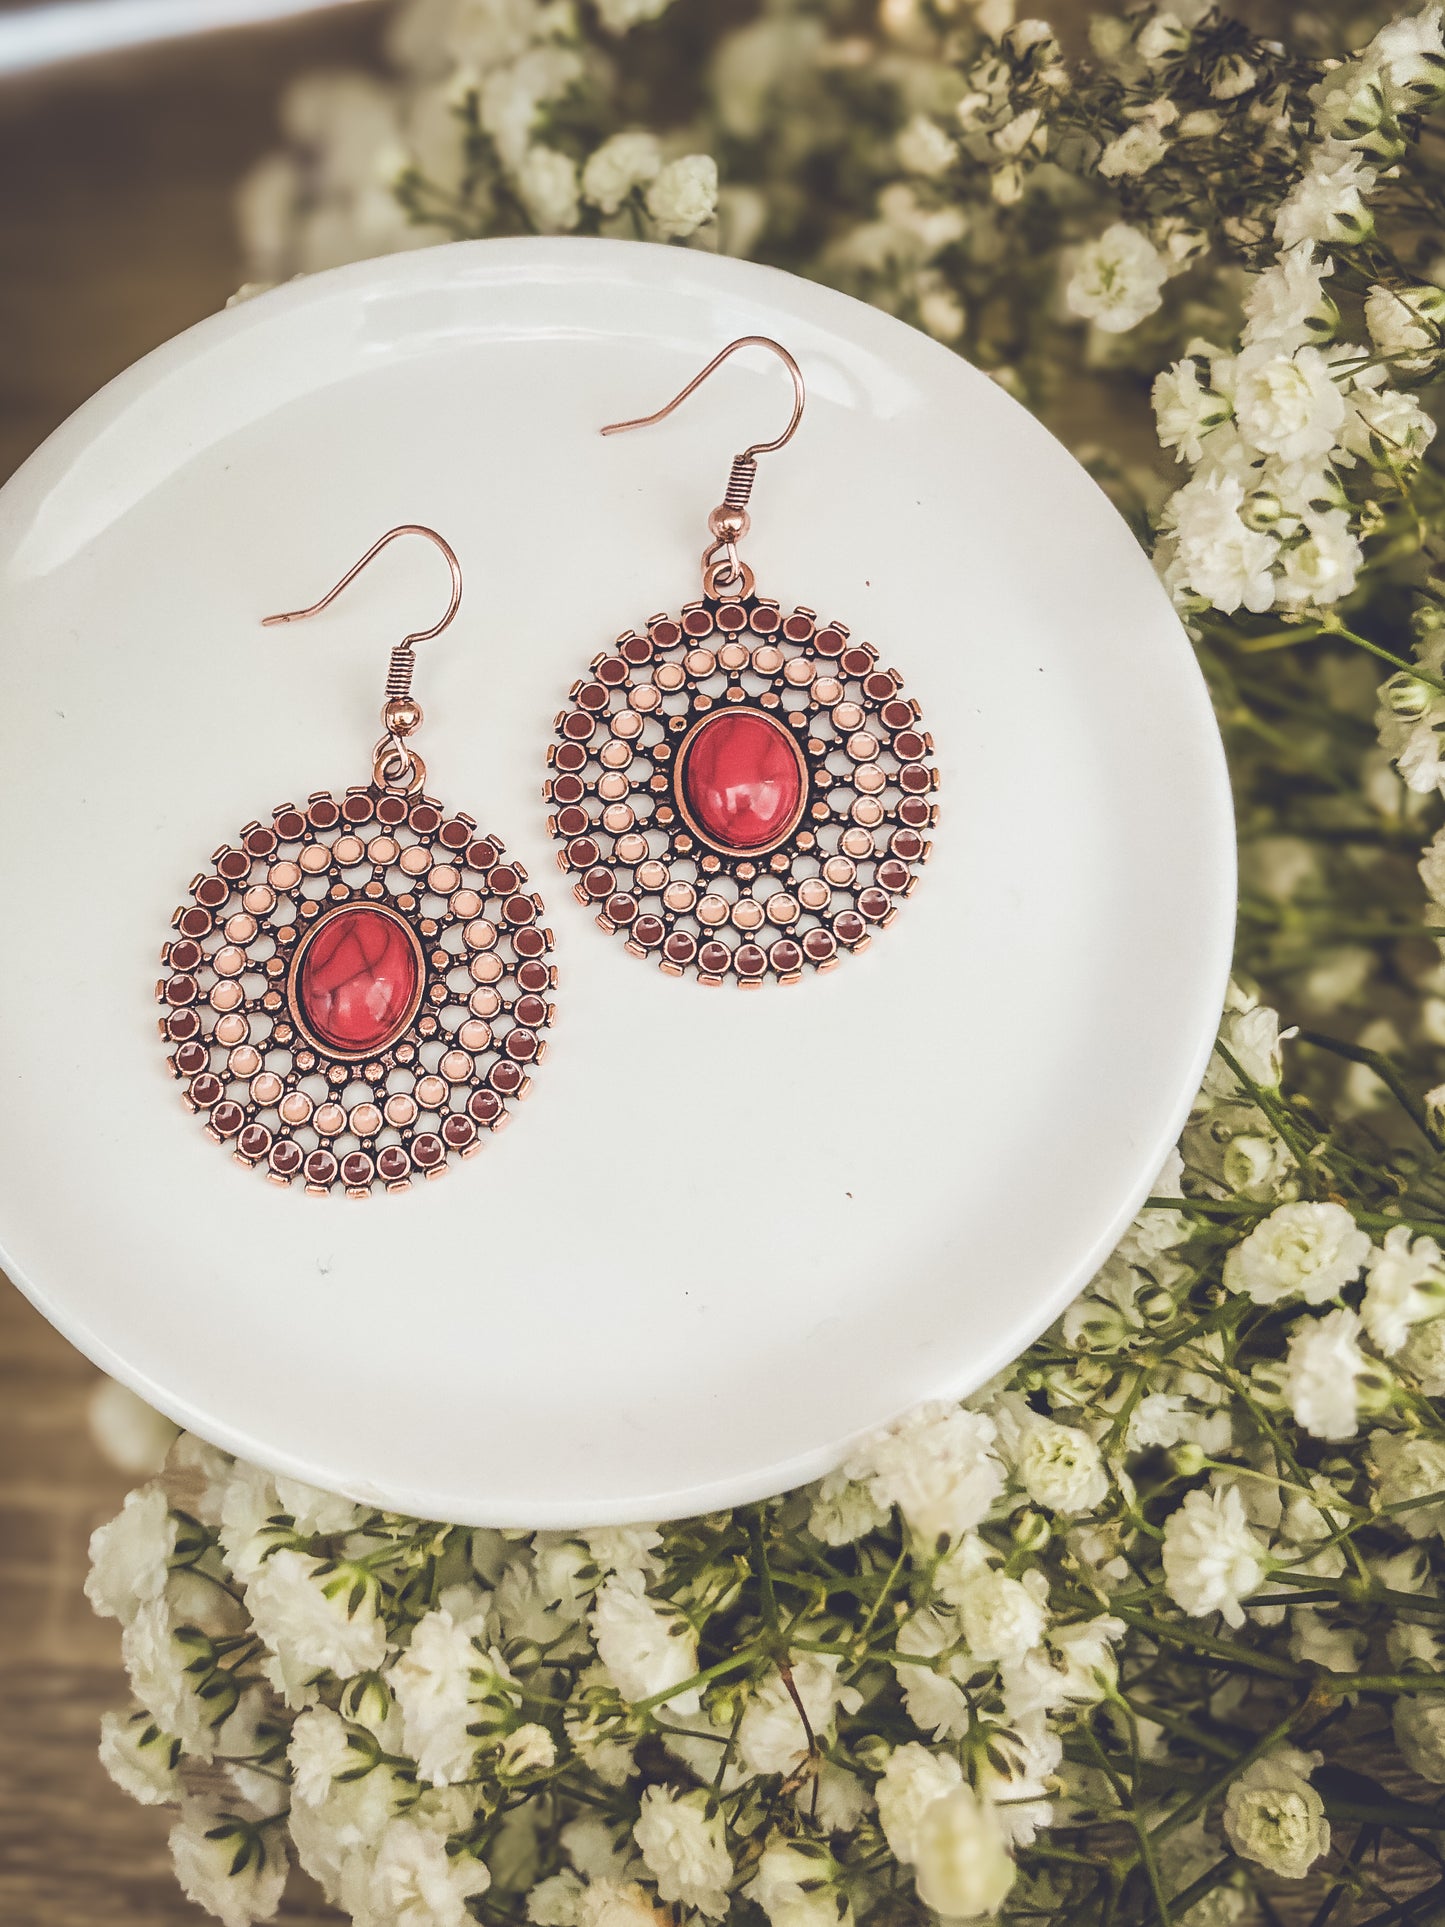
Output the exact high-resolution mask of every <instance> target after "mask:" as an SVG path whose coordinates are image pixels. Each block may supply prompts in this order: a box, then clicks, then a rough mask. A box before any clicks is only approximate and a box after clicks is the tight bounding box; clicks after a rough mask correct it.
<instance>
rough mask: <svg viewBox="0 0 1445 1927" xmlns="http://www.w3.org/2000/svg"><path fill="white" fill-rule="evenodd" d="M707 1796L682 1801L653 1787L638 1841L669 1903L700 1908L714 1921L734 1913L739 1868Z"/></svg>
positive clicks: (636, 1831) (636, 1835)
mask: <svg viewBox="0 0 1445 1927" xmlns="http://www.w3.org/2000/svg"><path fill="white" fill-rule="evenodd" d="M708 1807H709V1801H708V1797H707V1795H706V1794H705V1793H688V1794H683V1795H681V1796H678V1795H676V1794H673V1793H671V1792H669V1791H668V1789H667V1788H665V1787H659V1786H653V1787H648V1788H647V1790H646V1792H644V1794H643V1796H642V1809H641V1812H640V1813H639V1815H638V1820H637V1824H636V1826H635V1827H634V1828H633V1830H632V1832H633V1837H634V1839H635V1840H636V1841H637V1845H638V1847H639V1849H640V1850H641V1853H642V1857H643V1859H644V1860H645V1861H646V1862H647V1867H648V1871H649V1872H650V1873H651V1875H652V1876H653V1878H654V1879H655V1880H656V1882H657V1891H658V1893H659V1894H660V1895H661V1896H662V1898H663V1899H664V1900H668V1901H673V1902H676V1903H677V1904H678V1905H680V1906H683V1907H694V1908H696V1909H697V1911H698V1912H699V1913H700V1914H706V1915H707V1916H708V1918H709V1919H710V1920H721V1919H722V1917H723V1915H724V1914H725V1913H726V1912H727V1910H728V1888H729V1887H730V1885H731V1884H732V1878H733V1863H732V1858H731V1856H730V1855H729V1853H728V1849H727V1839H726V1834H725V1829H724V1827H723V1821H722V1815H721V1814H720V1813H719V1812H716V1811H714V1812H711V1813H709V1811H708Z"/></svg>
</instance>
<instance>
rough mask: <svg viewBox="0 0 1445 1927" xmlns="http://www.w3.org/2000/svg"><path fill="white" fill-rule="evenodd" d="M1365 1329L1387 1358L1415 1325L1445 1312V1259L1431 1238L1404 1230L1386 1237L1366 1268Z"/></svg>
mask: <svg viewBox="0 0 1445 1927" xmlns="http://www.w3.org/2000/svg"><path fill="white" fill-rule="evenodd" d="M1365 1276H1366V1286H1365V1302H1364V1304H1363V1306H1362V1307H1361V1314H1362V1316H1363V1318H1364V1322H1365V1329H1366V1331H1368V1332H1369V1334H1370V1337H1371V1338H1372V1339H1373V1340H1374V1341H1375V1343H1376V1344H1377V1345H1378V1346H1379V1348H1380V1350H1381V1351H1382V1352H1384V1354H1385V1355H1386V1357H1387V1358H1388V1357H1389V1356H1390V1355H1391V1354H1392V1353H1394V1352H1398V1351H1399V1349H1400V1347H1401V1346H1402V1345H1403V1344H1404V1343H1405V1340H1406V1338H1407V1337H1408V1336H1409V1333H1410V1328H1411V1326H1412V1325H1418V1324H1420V1323H1421V1322H1422V1321H1423V1320H1425V1319H1431V1318H1438V1317H1439V1316H1440V1314H1441V1312H1442V1311H1445V1256H1442V1254H1441V1251H1440V1247H1439V1245H1438V1244H1436V1242H1435V1240H1434V1239H1433V1238H1427V1237H1418V1238H1412V1236H1411V1234H1410V1232H1409V1231H1408V1230H1407V1229H1406V1227H1405V1226H1404V1225H1397V1226H1396V1227H1395V1228H1394V1229H1393V1230H1392V1231H1387V1232H1386V1233H1385V1238H1384V1243H1383V1244H1382V1245H1381V1246H1380V1247H1379V1248H1378V1249H1377V1250H1374V1251H1372V1252H1371V1253H1370V1255H1369V1258H1368V1259H1367V1260H1366V1264H1365Z"/></svg>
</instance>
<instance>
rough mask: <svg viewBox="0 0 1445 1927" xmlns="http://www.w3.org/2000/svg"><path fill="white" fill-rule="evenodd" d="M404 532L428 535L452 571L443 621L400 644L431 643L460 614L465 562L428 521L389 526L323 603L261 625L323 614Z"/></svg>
mask: <svg viewBox="0 0 1445 1927" xmlns="http://www.w3.org/2000/svg"><path fill="white" fill-rule="evenodd" d="M400 535H424V536H425V537H426V539H427V541H428V542H433V543H435V544H436V546H437V548H439V549H440V550H441V552H442V554H443V555H444V556H445V557H446V559H447V567H448V568H449V569H450V570H451V577H452V594H451V600H450V602H448V604H447V612H446V614H445V615H444V616H443V617H442V619H441V621H440V622H436V623H433V624H432V626H431V628H430V629H417V630H414V631H413V633H412V634H411V635H409V636H403V637H402V639H401V641H400V642H399V643H397V645H396V647H397V648H398V649H408V650H409V649H413V648H415V647H416V645H417V643H419V642H430V641H431V639H432V637H433V636H439V635H440V634H441V632H442V630H443V629H445V628H446V626H447V624H448V623H449V622H450V621H451V620H452V618H453V617H454V616H455V615H456V613H457V610H458V609H460V608H461V606H462V565H461V563H460V562H458V560H457V557H456V551H455V549H453V547H452V545H451V543H450V542H448V541H447V539H446V537H445V536H442V535H438V534H437V532H436V530H435V529H429V528H428V527H427V526H426V524H425V523H424V522H403V523H401V524H400V525H399V526H398V527H397V528H394V529H388V530H387V532H386V534H385V535H383V536H380V537H378V539H377V540H376V541H375V542H373V543H372V545H371V547H370V548H369V549H368V550H367V551H366V554H365V555H364V556H362V558H361V560H360V561H359V562H353V563H352V565H351V567H350V568H349V569H348V570H347V571H346V574H345V575H344V576H342V578H341V580H340V581H339V582H338V583H337V584H336V587H335V588H334V589H328V590H327V592H326V594H325V595H324V596H322V598H321V600H320V601H319V602H313V603H312V604H311V607H310V608H309V609H288V610H286V611H285V612H284V613H283V614H281V615H275V616H262V618H261V627H262V628H263V629H274V628H275V627H276V625H277V624H278V623H282V622H304V621H305V620H306V618H307V617H308V616H319V615H320V614H321V611H322V610H323V609H329V608H330V607H331V605H332V603H333V602H335V600H336V598H337V597H338V596H339V595H340V594H341V592H342V590H343V589H345V588H347V587H348V586H349V585H350V584H351V583H353V582H354V581H355V580H356V578H357V577H358V576H359V575H360V574H361V571H362V570H363V569H364V568H365V567H366V566H367V564H368V563H369V562H371V561H374V560H375V558H376V557H377V556H378V555H380V554H381V551H382V550H383V549H384V548H385V547H386V545H387V543H388V542H395V541H396V539H397V537H398V536H400Z"/></svg>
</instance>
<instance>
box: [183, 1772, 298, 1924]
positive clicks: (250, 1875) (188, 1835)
mask: <svg viewBox="0 0 1445 1927" xmlns="http://www.w3.org/2000/svg"><path fill="white" fill-rule="evenodd" d="M170 1848H171V1860H172V1862H173V1864H174V1866H175V1870H176V1878H177V1880H178V1881H179V1882H180V1884H181V1891H182V1892H183V1893H184V1894H185V1896H186V1898H187V1899H188V1900H193V1901H194V1902H195V1903H196V1905H197V1906H198V1907H204V1908H205V1910H206V1912H207V1913H209V1914H214V1915H215V1916H216V1918H217V1919H218V1920H219V1921H221V1922H222V1927H251V1923H252V1922H253V1921H257V1920H270V1919H272V1918H273V1917H274V1915H275V1913H276V1909H277V1908H278V1907H279V1906H280V1904H281V1895H282V1893H283V1891H284V1889H285V1886H286V1872H287V1860H286V1849H285V1846H284V1845H283V1843H282V1841H281V1839H280V1838H279V1837H278V1835H277V1831H276V1829H275V1828H274V1827H267V1828H265V1829H263V1828H261V1827H259V1826H257V1825H256V1824H255V1822H254V1820H253V1819H251V1818H249V1817H247V1816H246V1815H244V1814H232V1813H226V1812H224V1811H221V1810H218V1809H216V1808H213V1807H210V1806H206V1805H204V1804H202V1803H201V1802H199V1801H195V1800H187V1801H186V1802H185V1803H184V1805H183V1806H182V1808H181V1817H180V1819H179V1820H178V1821H177V1823H176V1825H175V1826H174V1827H173V1828H172V1829H171V1836H170Z"/></svg>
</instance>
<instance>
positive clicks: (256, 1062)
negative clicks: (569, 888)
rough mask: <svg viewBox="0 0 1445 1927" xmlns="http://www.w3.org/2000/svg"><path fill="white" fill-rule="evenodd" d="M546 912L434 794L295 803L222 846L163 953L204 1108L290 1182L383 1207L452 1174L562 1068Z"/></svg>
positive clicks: (211, 1126)
mask: <svg viewBox="0 0 1445 1927" xmlns="http://www.w3.org/2000/svg"><path fill="white" fill-rule="evenodd" d="M378 825H381V826H384V828H383V829H382V830H381V832H380V833H378ZM368 826H369V827H368ZM544 915H545V913H544V911H543V908H542V904H541V900H540V899H539V898H538V897H536V896H535V895H533V894H532V893H531V892H530V890H529V889H528V886H527V878H526V873H525V871H524V870H523V869H522V866H521V865H520V864H518V863H516V862H515V861H514V860H512V859H510V858H506V859H504V852H503V850H502V846H501V844H500V843H499V842H498V841H497V839H495V838H493V837H485V836H481V835H478V833H477V831H476V827H475V825H474V824H473V823H472V822H471V820H470V819H469V818H467V817H464V816H459V815H457V816H450V817H448V816H446V815H445V813H444V811H443V809H442V807H441V805H440V804H438V803H436V802H435V801H434V800H433V799H432V798H430V797H410V798H408V797H406V796H403V795H400V794H398V793H396V792H390V791H384V790H380V789H377V788H375V787H374V786H363V787H359V788H357V789H354V790H349V791H347V792H346V794H345V795H344V796H341V797H339V798H338V797H333V796H329V795H326V794H324V793H323V794H318V795H316V796H313V797H312V798H310V799H309V801H308V802H307V804H306V805H305V807H304V808H298V807H297V806H296V805H294V804H291V803H286V804H282V805H281V806H280V807H279V808H277V809H276V810H274V811H272V812H271V816H270V820H269V821H268V822H265V823H252V824H248V825H246V826H245V828H244V829H243V830H242V832H241V834H240V835H239V836H238V837H237V838H236V840H235V843H234V844H233V845H227V846H225V847H224V848H223V849H222V850H220V851H218V852H217V854H216V856H215V857H214V858H213V859H212V861H211V864H210V867H209V868H208V869H207V870H206V871H205V872H204V873H203V874H202V875H201V876H199V877H198V878H197V879H196V880H195V882H194V883H193V885H192V886H191V897H190V901H189V902H188V903H183V904H182V905H181V906H180V908H179V909H178V910H177V912H176V914H175V918H174V920H173V921H174V935H173V936H172V938H171V941H170V943H169V944H168V945H166V946H164V947H163V949H162V966H163V973H162V976H161V980H160V983H159V984H158V986H157V997H158V1000H159V1002H160V1004H161V1006H162V1011H163V1015H162V1017H161V1019H160V1030H161V1036H162V1039H163V1040H164V1043H165V1047H166V1049H167V1050H168V1052H169V1053H170V1057H169V1062H170V1067H171V1070H172V1072H173V1073H174V1075H175V1076H176V1077H177V1078H178V1079H179V1080H180V1081H181V1087H182V1093H183V1096H184V1098H185V1101H186V1103H187V1105H188V1106H189V1108H190V1109H191V1110H192V1111H193V1112H195V1114H196V1115H197V1117H198V1118H199V1119H200V1121H201V1122H202V1124H203V1125H204V1128H205V1129H206V1131H207V1133H208V1134H209V1135H210V1136H211V1137H212V1138H214V1139H216V1140H218V1141H219V1142H221V1143H223V1144H224V1145H225V1146H226V1147H227V1148H228V1149H229V1150H230V1151H231V1152H232V1154H233V1156H234V1157H235V1158H236V1159H237V1161H238V1162H240V1163H242V1164H244V1165H246V1166H248V1167H250V1168H252V1169H254V1170H257V1171H259V1172H260V1173H261V1174H262V1175H263V1176H265V1177H267V1178H269V1179H271V1181H272V1182H274V1183H276V1184H282V1185H285V1184H291V1183H299V1184H301V1185H303V1186H304V1187H305V1189H306V1190H308V1191H310V1192H312V1193H313V1194H316V1195H325V1194H335V1195H341V1194H346V1195H349V1196H352V1197H365V1196H368V1195H369V1194H371V1193H372V1192H374V1191H376V1190H379V1189H390V1190H402V1189H405V1188H406V1187H407V1186H408V1185H409V1184H411V1183H412V1182H413V1181H414V1180H415V1179H417V1178H419V1177H432V1176H436V1175H438V1174H439V1173H440V1172H442V1171H444V1170H445V1169H446V1167H447V1165H448V1164H449V1163H450V1162H451V1161H452V1160H453V1159H454V1158H456V1157H464V1156H468V1155H470V1154H471V1152H473V1151H474V1150H476V1149H477V1147H478V1145H479V1144H480V1143H481V1142H482V1141H483V1140H484V1139H485V1137H486V1136H487V1134H488V1133H489V1132H491V1131H495V1130H498V1129H500V1128H501V1127H502V1126H503V1125H504V1124H506V1123H507V1122H508V1119H509V1116H510V1110H511V1107H512V1106H513V1105H514V1104H515V1103H516V1102H517V1101H519V1100H520V1099H521V1098H522V1097H524V1096H525V1095H526V1094H527V1089H528V1086H529V1083H530V1079H531V1076H532V1074H533V1072H534V1070H535V1068H536V1066H537V1065H538V1064H539V1063H540V1062H541V1060H542V1058H543V1056H544V1054H545V1041H544V1040H545V1035H546V1032H547V1030H548V1028H549V1026H550V1024H551V1022H552V1017H553V1007H552V1003H551V998H550V992H551V990H552V987H553V983H554V980H555V974H554V971H553V968H552V965H551V962H550V951H551V942H552V938H551V932H550V931H549V930H548V929H547V928H546V927H545V923H544V921H543V919H544ZM464 931H466V932H468V933H474V934H475V936H476V937H477V938H482V933H484V932H485V938H484V940H483V941H482V943H481V946H480V947H469V946H471V944H472V937H471V935H467V936H464V934H463V932H464ZM469 957H470V958H471V959H472V971H471V972H470V973H468V972H467V971H466V970H465V969H463V970H462V972H461V973H460V974H461V978H462V982H463V983H464V984H467V985H470V986H471V989H470V990H469V989H468V988H459V987H457V985H455V984H454V983H453V978H454V976H456V975H457V972H456V970H455V965H457V964H458V963H461V964H463V965H464V964H465V962H466V960H467V959H468V958H469ZM477 999H485V1001H486V1011H485V1017H486V1020H487V1021H483V1020H482V1018H481V1016H480V1015H479V1014H474V1009H475V1005H476V1000H477ZM464 1027H465V1035H464V1036H463V1035H462V1033H463V1030H464ZM459 1038H460V1039H461V1041H462V1042H464V1043H465V1045H466V1046H467V1048H466V1049H464V1050H463V1049H458V1048H456V1043H457V1040H458V1039H459ZM443 1065H444V1066H445V1075H438V1070H439V1068H440V1067H441V1066H443ZM524 1066H525V1068H524ZM328 1092H329V1095H328Z"/></svg>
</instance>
